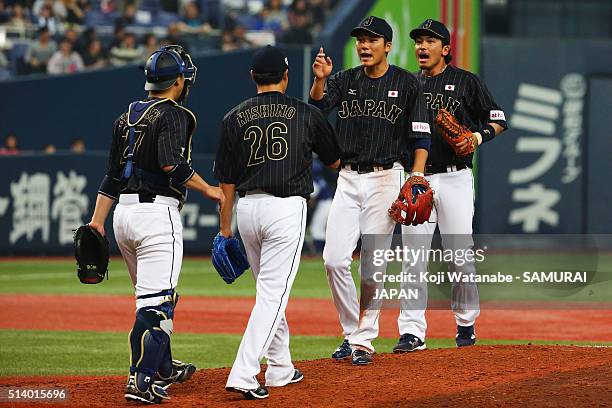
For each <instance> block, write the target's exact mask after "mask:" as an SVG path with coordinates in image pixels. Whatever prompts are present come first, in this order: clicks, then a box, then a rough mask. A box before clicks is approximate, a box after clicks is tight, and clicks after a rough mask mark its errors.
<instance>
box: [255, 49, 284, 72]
mask: <svg viewBox="0 0 612 408" xmlns="http://www.w3.org/2000/svg"><path fill="white" fill-rule="evenodd" d="M287 68H289V60H288V59H287V56H286V55H285V54H284V53H283V52H282V51H281V50H280V49H279V48H276V47H274V46H272V45H270V44H268V45H266V46H265V47H262V48H260V49H258V50H257V51H255V53H254V54H253V61H252V63H251V69H252V70H253V72H254V73H256V74H275V73H278V72H285V70H286V69H287Z"/></svg>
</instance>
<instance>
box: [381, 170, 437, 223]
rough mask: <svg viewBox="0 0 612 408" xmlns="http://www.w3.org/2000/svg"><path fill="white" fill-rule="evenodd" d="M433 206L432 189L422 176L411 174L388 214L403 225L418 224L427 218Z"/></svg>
mask: <svg viewBox="0 0 612 408" xmlns="http://www.w3.org/2000/svg"><path fill="white" fill-rule="evenodd" d="M432 208H433V191H432V189H431V188H429V183H428V182H427V180H426V179H425V177H422V176H416V175H413V176H412V177H410V178H409V179H408V180H406V182H405V183H404V185H403V186H402V189H401V190H400V193H399V195H398V197H397V199H396V200H395V201H394V202H393V204H391V208H389V216H390V217H391V218H392V219H393V221H395V222H399V223H400V224H403V225H419V224H423V223H424V222H425V221H427V220H429V216H430V214H431V209H432Z"/></svg>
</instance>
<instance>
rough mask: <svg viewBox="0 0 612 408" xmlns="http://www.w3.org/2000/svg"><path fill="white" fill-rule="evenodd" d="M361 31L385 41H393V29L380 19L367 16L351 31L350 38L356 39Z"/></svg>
mask: <svg viewBox="0 0 612 408" xmlns="http://www.w3.org/2000/svg"><path fill="white" fill-rule="evenodd" d="M363 31H365V32H367V33H369V34H374V35H376V36H378V37H383V38H384V39H385V40H386V41H393V29H392V28H391V26H390V25H389V23H387V22H386V21H385V20H383V19H382V18H380V17H375V16H369V17H366V18H365V19H363V21H362V22H361V23H359V25H358V26H357V27H355V28H353V29H352V30H351V37H357V36H358V35H359V33H360V32H363Z"/></svg>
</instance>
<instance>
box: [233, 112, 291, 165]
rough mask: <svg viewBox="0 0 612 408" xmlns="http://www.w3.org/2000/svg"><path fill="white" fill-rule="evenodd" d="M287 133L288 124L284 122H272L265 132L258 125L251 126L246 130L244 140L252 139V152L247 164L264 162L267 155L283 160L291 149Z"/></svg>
mask: <svg viewBox="0 0 612 408" xmlns="http://www.w3.org/2000/svg"><path fill="white" fill-rule="evenodd" d="M286 135H287V125H285V124H284V123H282V122H273V123H270V124H269V125H268V127H266V130H265V132H264V130H263V129H262V128H260V127H259V126H257V125H253V126H249V128H248V129H247V130H246V131H245V132H244V140H249V141H251V154H250V156H249V163H248V164H247V166H257V165H258V164H262V163H263V162H265V161H266V157H267V158H268V159H269V160H283V159H284V158H285V157H286V156H287V150H289V146H288V145H287V139H286ZM264 136H265V140H263V139H264ZM262 144H263V145H264V146H263V147H262Z"/></svg>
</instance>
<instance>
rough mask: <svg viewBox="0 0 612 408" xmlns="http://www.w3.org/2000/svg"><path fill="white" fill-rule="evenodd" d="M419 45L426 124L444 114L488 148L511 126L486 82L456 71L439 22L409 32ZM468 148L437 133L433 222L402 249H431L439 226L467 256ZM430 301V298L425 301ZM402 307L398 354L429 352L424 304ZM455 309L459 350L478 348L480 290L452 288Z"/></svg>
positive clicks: (420, 266) (468, 267) (408, 235)
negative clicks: (440, 112)
mask: <svg viewBox="0 0 612 408" xmlns="http://www.w3.org/2000/svg"><path fill="white" fill-rule="evenodd" d="M410 37H411V38H412V39H413V40H414V41H415V54H416V58H417V62H418V63H419V67H420V68H421V69H420V71H419V72H418V73H417V78H418V79H419V81H420V82H421V83H422V84H423V92H424V93H425V100H426V102H427V113H428V122H429V123H430V124H431V125H432V126H433V123H434V118H435V117H436V114H437V112H438V110H439V109H441V108H444V109H446V110H448V111H449V112H450V113H451V114H453V115H454V116H455V117H456V118H457V120H458V121H459V122H460V123H461V124H463V125H465V126H467V127H468V128H469V129H470V130H471V131H472V132H474V135H475V138H476V140H477V144H478V145H480V144H481V143H484V142H488V141H490V140H492V139H493V138H494V137H495V136H496V135H499V134H500V133H501V132H503V131H504V130H505V129H507V127H508V125H507V124H506V120H505V115H504V112H503V110H502V109H501V108H500V107H499V106H498V105H497V104H496V103H495V101H494V100H493V97H492V96H491V93H490V92H489V90H488V89H487V87H486V85H485V84H484V82H483V81H482V80H481V79H480V78H478V77H477V76H476V75H474V74H472V73H471V72H468V71H464V70H462V69H459V68H457V67H454V66H452V65H449V63H450V61H451V58H452V57H451V51H452V50H451V49H450V45H449V44H450V39H451V37H450V33H449V32H448V30H447V28H446V27H445V26H444V24H442V23H441V22H439V21H436V20H432V19H427V20H425V21H424V22H423V23H422V24H421V25H419V27H417V28H415V29H414V30H412V31H411V32H410ZM467 148H468V142H467V141H466V142H465V143H463V145H462V146H461V149H462V150H460V151H459V154H455V151H454V150H453V149H452V148H451V147H450V146H449V144H448V143H447V142H446V141H445V140H444V139H443V138H442V136H441V135H440V133H439V132H438V131H437V130H435V129H433V130H432V140H431V150H430V153H429V158H428V160H427V166H426V172H427V174H426V178H427V180H428V181H429V184H430V186H431V188H432V189H433V190H434V191H435V195H434V209H433V212H432V215H431V217H430V222H428V223H425V224H422V225H419V226H417V227H412V228H404V229H403V230H402V233H403V234H404V243H405V244H408V245H413V246H414V245H416V246H418V247H423V246H424V247H425V248H424V249H428V248H429V247H430V246H431V238H432V236H433V233H434V231H435V229H436V225H437V226H438V228H439V229H440V233H441V234H442V244H443V246H444V247H445V248H449V249H453V250H465V249H469V248H471V247H472V246H473V241H472V238H471V234H472V218H473V214H474V190H473V177H472V155H471V154H468V155H461V154H463V153H462V152H465V151H466V150H467ZM420 261H421V259H420V258H419V262H417V263H416V264H414V265H405V266H404V269H403V270H407V271H408V272H409V273H416V276H419V272H420V271H425V270H427V262H420ZM449 267H450V268H451V269H452V270H454V271H457V272H461V273H463V274H467V275H469V274H474V273H476V270H475V268H474V264H473V262H466V263H465V264H463V265H459V262H458V264H457V265H454V264H451V265H449ZM407 285H409V286H410V287H411V288H413V289H414V288H416V289H418V290H419V293H421V294H425V295H426V294H427V283H426V282H417V283H409V284H407ZM425 299H426V298H425ZM409 303H410V302H405V303H404V304H402V307H401V311H400V316H399V318H398V326H399V332H400V340H399V342H398V344H397V345H396V346H395V347H394V349H393V350H394V351H395V352H407V351H415V350H423V349H425V347H426V346H425V331H426V329H427V323H426V321H425V310H424V308H425V307H426V302H423V303H420V304H419V305H418V306H414V305H410V304H409ZM452 308H453V311H454V314H455V321H456V323H457V335H456V343H457V346H458V347H462V346H470V345H473V344H475V343H476V334H475V331H474V323H475V321H476V318H477V317H478V315H479V314H480V308H479V299H478V289H477V287H476V285H475V284H472V285H468V284H453V288H452Z"/></svg>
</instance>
